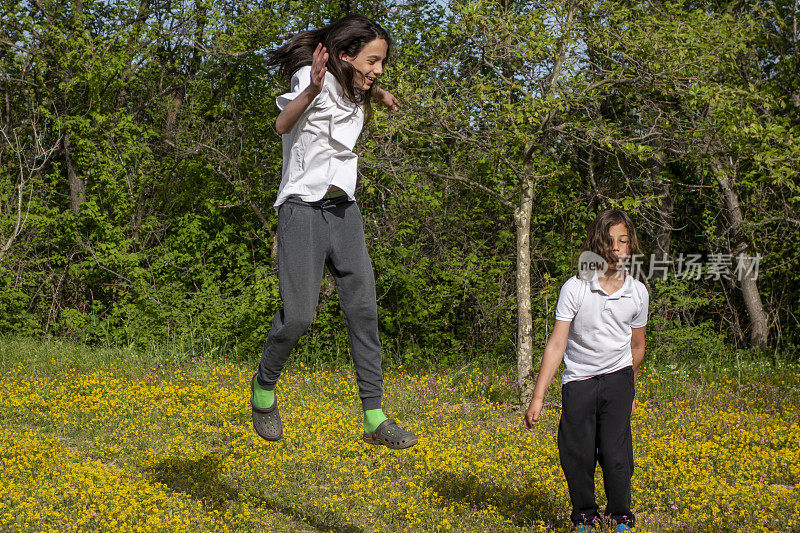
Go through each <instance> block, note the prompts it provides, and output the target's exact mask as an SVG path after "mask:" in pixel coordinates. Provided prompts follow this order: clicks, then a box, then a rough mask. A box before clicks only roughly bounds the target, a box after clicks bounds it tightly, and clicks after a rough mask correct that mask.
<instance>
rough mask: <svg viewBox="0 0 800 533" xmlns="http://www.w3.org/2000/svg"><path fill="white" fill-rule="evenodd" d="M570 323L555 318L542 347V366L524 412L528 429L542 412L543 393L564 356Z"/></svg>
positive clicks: (531, 427)
mask: <svg viewBox="0 0 800 533" xmlns="http://www.w3.org/2000/svg"><path fill="white" fill-rule="evenodd" d="M570 324H571V322H566V321H564V320H556V324H555V326H553V332H552V334H551V335H550V338H549V339H548V340H547V344H546V345H545V347H544V354H543V355H542V367H541V368H540V369H539V377H538V378H537V379H536V388H534V389H533V398H531V403H530V405H528V410H527V411H526V412H525V420H524V421H525V427H527V428H528V429H533V426H534V425H535V424H536V422H538V421H539V416H540V415H541V414H542V405H543V404H544V394H545V393H546V392H547V387H548V386H549V385H550V382H551V381H553V377H554V376H555V375H556V370H558V367H559V365H560V364H561V360H562V358H563V357H564V350H565V349H566V348H567V337H568V335H569V325H570Z"/></svg>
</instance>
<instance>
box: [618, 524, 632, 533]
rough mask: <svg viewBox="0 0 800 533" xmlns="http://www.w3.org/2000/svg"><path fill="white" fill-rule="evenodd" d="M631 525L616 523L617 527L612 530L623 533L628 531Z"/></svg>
mask: <svg viewBox="0 0 800 533" xmlns="http://www.w3.org/2000/svg"><path fill="white" fill-rule="evenodd" d="M630 530H631V526H629V525H626V524H617V528H616V529H615V530H614V531H616V533H623V532H624V531H630Z"/></svg>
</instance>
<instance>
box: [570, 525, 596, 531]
mask: <svg viewBox="0 0 800 533" xmlns="http://www.w3.org/2000/svg"><path fill="white" fill-rule="evenodd" d="M575 531H576V532H577V533H596V531H597V530H596V529H595V528H594V526H592V525H591V524H578V525H577V526H575Z"/></svg>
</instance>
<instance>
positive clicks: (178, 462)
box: [149, 453, 363, 533]
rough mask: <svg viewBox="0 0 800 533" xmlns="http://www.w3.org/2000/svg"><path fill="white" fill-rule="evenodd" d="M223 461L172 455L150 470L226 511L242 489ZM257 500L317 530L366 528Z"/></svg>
mask: <svg viewBox="0 0 800 533" xmlns="http://www.w3.org/2000/svg"><path fill="white" fill-rule="evenodd" d="M221 461H222V458H221V457H219V456H218V455H216V454H214V453H210V454H207V455H204V456H203V457H201V458H200V459H196V460H191V459H178V458H169V459H165V460H163V461H161V462H160V463H158V464H157V465H155V466H153V467H152V468H150V469H149V470H150V472H151V474H152V475H153V479H154V480H155V481H158V482H159V483H163V484H164V485H166V486H167V487H168V488H169V489H170V490H172V491H175V492H182V493H184V494H187V495H189V496H190V497H191V498H193V499H194V500H197V501H199V502H202V504H203V506H204V507H205V508H206V509H207V510H216V511H220V512H224V511H226V510H227V509H228V507H229V506H230V505H231V504H232V503H233V502H236V501H239V500H240V499H241V498H240V491H239V489H237V488H235V487H233V486H231V485H230V484H229V483H227V482H225V481H224V480H223V479H221V476H220V471H221V469H220V463H221ZM254 496H255V494H248V495H245V498H247V499H251V498H253V497H254ZM251 501H252V500H251ZM255 501H256V503H257V504H260V505H261V506H263V507H265V508H267V509H269V510H271V511H274V512H276V513H280V514H281V515H283V516H285V517H287V518H290V519H294V520H297V521H299V522H302V523H303V524H305V525H307V526H308V527H310V528H312V529H314V530H316V531H331V532H333V533H363V530H362V529H360V528H358V527H356V526H353V525H337V524H336V522H342V520H341V518H340V517H337V516H331V517H328V518H329V519H327V520H326V517H325V516H323V515H322V514H320V513H315V512H314V509H309V511H310V512H304V510H302V509H294V508H292V507H291V506H289V505H286V504H283V503H281V502H279V501H275V500H269V499H266V498H260V497H257V496H256V498H255ZM332 522H333V523H332Z"/></svg>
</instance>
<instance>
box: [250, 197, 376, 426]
mask: <svg viewBox="0 0 800 533" xmlns="http://www.w3.org/2000/svg"><path fill="white" fill-rule="evenodd" d="M325 266H327V267H328V270H329V271H330V273H331V274H332V275H333V278H334V280H335V281H336V290H337V291H338V292H339V304H340V306H341V308H342V313H343V314H344V321H345V324H346V326H347V333H348V336H349V340H350V355H351V356H352V357H353V362H354V366H355V369H356V382H357V383H358V389H359V396H360V397H361V404H362V406H363V408H364V410H368V409H380V407H381V397H382V396H383V372H382V370H381V343H380V340H379V339H378V304H377V301H376V299H375V274H374V273H373V271H372V262H371V261H370V259H369V255H368V254H367V245H366V242H365V240H364V221H363V220H362V218H361V211H359V209H358V205H356V203H355V202H353V201H350V200H348V199H347V196H340V197H338V198H333V199H330V200H320V201H319V202H313V203H307V202H304V201H302V200H299V199H296V198H290V199H288V200H286V202H285V203H284V204H282V205H281V206H280V208H279V209H278V285H279V287H280V293H281V300H282V302H283V308H282V309H279V310H278V312H277V313H275V317H274V318H273V319H272V327H271V328H270V330H269V335H268V336H267V342H266V344H265V345H264V351H263V353H262V354H261V363H260V364H259V369H258V383H259V384H260V385H261V386H262V387H265V388H267V389H274V388H275V384H276V383H277V382H278V378H279V377H280V375H281V371H282V370H283V367H284V365H285V364H286V360H287V359H288V358H289V353H290V352H291V351H292V349H293V348H294V347H295V345H296V344H297V341H298V340H299V339H300V336H301V335H302V334H303V333H305V331H306V330H307V329H308V327H309V326H310V325H311V321H312V320H313V319H314V311H315V310H316V308H317V301H318V299H319V288H320V285H321V283H322V275H323V269H324V268H325Z"/></svg>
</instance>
